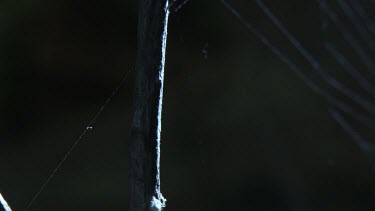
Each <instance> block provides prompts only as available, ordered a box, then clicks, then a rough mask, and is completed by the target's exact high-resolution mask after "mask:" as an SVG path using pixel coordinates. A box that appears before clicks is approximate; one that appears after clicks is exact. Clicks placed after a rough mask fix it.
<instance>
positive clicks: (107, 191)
mask: <svg viewBox="0 0 375 211" xmlns="http://www.w3.org/2000/svg"><path fill="white" fill-rule="evenodd" d="M266 2H267V3H268V5H269V6H270V7H271V8H272V10H273V11H274V12H275V13H276V14H277V15H278V16H279V17H280V18H281V20H282V21H283V22H284V23H286V25H287V26H288V27H290V29H291V30H292V31H293V33H294V34H295V35H296V36H297V37H298V38H299V39H300V40H301V42H302V43H304V44H305V45H306V46H307V48H308V49H309V50H311V52H313V53H315V54H316V55H317V57H319V58H324V56H323V55H322V54H320V51H319V50H320V48H321V45H320V37H321V33H320V31H319V11H318V9H317V5H316V3H315V2H314V1H310V0H309V1H298V0H288V1H266ZM234 5H236V6H237V7H238V8H241V12H242V13H243V14H244V15H245V16H246V17H248V18H249V19H248V20H249V21H251V22H252V23H254V24H255V25H256V26H257V27H259V28H260V29H261V30H262V31H263V32H265V33H266V34H267V35H268V36H270V39H272V40H273V41H274V42H275V43H277V44H278V45H279V46H280V47H281V48H283V49H286V50H287V52H288V54H289V55H290V56H291V57H292V58H294V59H296V61H297V62H299V61H300V60H299V56H298V54H296V52H294V51H293V50H290V49H289V48H290V45H289V44H288V43H287V42H286V40H285V39H283V38H282V37H281V36H280V34H278V33H275V32H276V31H277V30H276V28H275V27H274V26H273V25H272V24H271V23H270V22H269V20H268V19H267V18H266V17H265V16H264V14H262V12H261V11H260V10H259V8H257V7H255V6H254V4H250V3H249V2H247V1H242V2H241V1H237V3H236V4H234ZM174 8H176V7H174ZM136 28H137V1H135V0H132V1H124V0H123V1H120V0H107V1H104V0H90V1H89V0H81V1H73V0H65V1H60V0H55V1H46V0H19V1H13V0H2V1H1V2H0V169H1V170H0V192H1V193H2V194H3V195H4V196H5V197H6V199H7V200H8V202H9V204H10V205H11V207H12V208H13V209H14V211H22V210H24V209H25V207H26V205H27V203H28V202H29V201H30V200H31V199H32V197H33V196H34V194H35V193H36V192H37V191H38V190H39V188H40V186H41V185H42V183H43V182H44V181H45V180H46V179H47V177H48V175H49V174H50V173H51V172H52V170H53V169H54V168H55V167H56V165H57V164H58V162H59V161H60V160H61V159H62V158H63V157H64V155H65V153H66V152H67V150H68V149H69V148H70V146H71V145H72V144H73V143H74V142H75V141H76V139H77V138H78V137H79V135H80V134H81V132H82V131H83V130H84V129H85V128H86V126H87V124H88V123H89V121H90V120H91V118H92V117H93V116H94V115H95V113H96V112H97V111H98V110H99V108H100V107H101V105H102V104H103V103H104V102H105V101H106V99H107V97H108V96H109V95H110V94H111V93H112V92H113V90H114V89H115V88H116V87H117V85H118V83H119V82H120V81H121V77H122V75H123V74H124V73H125V72H127V71H129V70H133V69H134V65H135V55H136V39H137V38H136ZM167 48H168V49H167V55H166V70H165V72H166V76H165V90H164V103H163V109H164V110H163V131H162V155H161V184H162V187H161V188H162V192H163V195H164V196H165V197H166V198H167V200H168V201H167V208H166V209H165V210H179V211H184V210H186V211H187V210H202V211H203V210H254V211H255V210H256V211H258V210H259V211H263V210H264V211H265V210H293V211H301V210H319V211H322V210H327V211H328V210H330V211H332V210H342V211H345V210H353V211H354V210H355V211H360V210H374V209H375V205H374V197H375V180H374V174H373V173H372V170H371V168H370V165H369V162H368V160H367V159H366V157H365V156H364V155H363V154H362V152H361V151H360V150H359V148H358V147H357V145H356V144H355V143H354V142H353V140H352V139H351V138H350V137H349V136H348V135H347V133H346V132H345V131H343V130H342V129H341V128H340V126H339V125H338V124H337V123H336V122H335V121H334V120H333V119H332V118H331V117H330V115H329V113H328V111H329V106H328V105H327V104H326V103H325V102H324V100H323V99H322V98H321V97H320V96H318V95H316V94H315V93H314V92H313V91H312V90H311V89H309V88H308V87H307V86H306V85H305V84H304V83H303V82H302V81H301V80H300V79H299V78H298V77H297V76H296V75H295V74H294V73H293V72H292V71H291V70H290V69H289V68H288V66H286V65H285V64H284V63H282V62H281V61H280V60H279V59H278V58H277V57H276V56H275V55H274V54H272V52H271V51H270V50H269V49H268V48H267V47H265V46H264V45H262V43H261V42H260V41H259V40H258V39H257V38H256V37H254V36H253V35H251V34H249V33H248V32H247V30H246V29H245V28H244V27H243V25H241V24H240V23H239V22H238V21H237V20H236V19H235V18H234V16H233V15H232V14H231V13H230V12H228V10H227V9H226V8H225V7H224V6H223V5H222V4H221V2H220V1H219V0H217V1H198V0H191V1H190V2H188V3H187V4H186V5H185V6H184V7H182V8H181V9H180V10H179V11H178V12H172V14H171V16H170V24H169V34H168V44H167ZM288 49H289V50H288ZM327 62H328V63H329V62H330V61H329V60H328V61H327ZM299 63H300V64H301V65H306V64H305V63H304V62H303V61H300V62H299ZM133 73H134V72H131V73H130V77H129V79H128V80H127V82H126V84H125V85H124V86H122V87H121V88H120V90H119V92H118V94H117V95H115V96H114V97H113V99H112V101H111V102H110V103H109V104H108V106H107V107H106V108H105V110H104V112H103V113H102V115H101V116H100V117H99V118H98V120H97V122H96V124H95V125H94V127H93V130H92V131H90V132H89V133H88V134H87V135H86V136H85V137H84V139H83V140H82V142H81V143H80V144H79V145H78V146H77V148H76V149H75V150H74V151H73V153H72V154H71V156H70V157H69V158H68V159H67V160H66V162H65V163H64V164H63V166H62V167H61V169H60V170H59V171H58V173H57V174H56V176H55V177H54V178H53V179H52V181H51V182H50V184H49V185H48V187H47V188H46V189H45V191H44V192H42V194H41V195H40V197H39V198H38V199H37V200H36V201H35V204H34V205H33V207H32V209H30V210H35V211H37V210H40V211H42V210H43V211H44V210H45V211H47V210H56V211H62V210H69V211H70V210H72V211H76V210H77V211H78V210H111V211H112V210H113V211H117V210H118V211H120V210H127V141H128V139H129V130H130V129H129V128H130V120H131V105H132V102H131V101H132V90H133V88H132V87H133V84H132V81H133V80H132V77H133Z"/></svg>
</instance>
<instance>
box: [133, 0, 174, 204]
mask: <svg viewBox="0 0 375 211" xmlns="http://www.w3.org/2000/svg"><path fill="white" fill-rule="evenodd" d="M168 7H169V5H168V0H140V1H139V17H138V49H137V50H138V52H137V61H136V68H135V71H136V73H135V90H134V105H133V110H134V111H133V112H134V113H133V121H132V126H131V135H130V136H131V137H130V144H129V155H130V165H129V210H131V211H160V210H162V208H163V207H164V206H165V199H164V198H163V196H162V195H161V192H160V169H159V163H160V131H161V111H162V99H163V81H164V62H165V48H166V39H167V25H168V13H169V11H168Z"/></svg>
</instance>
